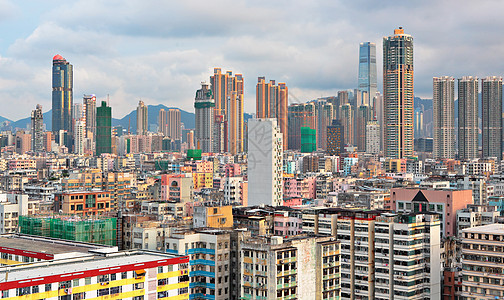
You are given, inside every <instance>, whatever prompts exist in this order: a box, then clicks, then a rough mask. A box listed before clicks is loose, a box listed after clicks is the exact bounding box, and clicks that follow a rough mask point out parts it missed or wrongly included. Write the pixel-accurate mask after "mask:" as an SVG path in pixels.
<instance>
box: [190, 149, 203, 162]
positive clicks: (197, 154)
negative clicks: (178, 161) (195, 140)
mask: <svg viewBox="0 0 504 300" xmlns="http://www.w3.org/2000/svg"><path fill="white" fill-rule="evenodd" d="M187 160H201V149H188V150H187Z"/></svg>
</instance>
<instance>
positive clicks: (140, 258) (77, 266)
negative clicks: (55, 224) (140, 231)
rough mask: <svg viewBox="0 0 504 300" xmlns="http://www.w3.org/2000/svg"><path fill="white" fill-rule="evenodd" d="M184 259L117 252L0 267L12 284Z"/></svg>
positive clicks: (3, 274)
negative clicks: (33, 279)
mask: <svg viewBox="0 0 504 300" xmlns="http://www.w3.org/2000/svg"><path fill="white" fill-rule="evenodd" d="M182 257H183V256H181V255H175V254H168V253H161V252H151V251H141V250H140V251H125V252H116V253H112V254H110V255H107V256H101V255H96V256H86V257H79V258H70V259H59V260H51V261H42V262H37V263H27V264H22V265H17V266H8V267H0V278H5V274H6V273H7V272H8V273H9V275H8V278H9V282H11V281H18V280H26V279H31V278H39V277H44V276H51V275H61V274H69V273H74V272H83V271H89V270H98V269H100V270H101V269H106V268H110V267H118V266H124V265H131V264H141V263H147V262H153V261H159V260H164V259H173V258H182ZM139 268H141V266H139Z"/></svg>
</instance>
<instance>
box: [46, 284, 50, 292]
mask: <svg viewBox="0 0 504 300" xmlns="http://www.w3.org/2000/svg"><path fill="white" fill-rule="evenodd" d="M45 291H46V292H49V291H51V284H50V283H46V285H45Z"/></svg>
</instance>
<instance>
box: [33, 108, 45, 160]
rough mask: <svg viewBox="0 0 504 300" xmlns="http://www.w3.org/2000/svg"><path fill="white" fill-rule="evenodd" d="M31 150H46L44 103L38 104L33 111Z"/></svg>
mask: <svg viewBox="0 0 504 300" xmlns="http://www.w3.org/2000/svg"><path fill="white" fill-rule="evenodd" d="M31 138H32V143H31V150H32V151H35V152H43V151H44V116H43V114H42V105H40V104H37V108H36V109H34V110H32V113H31Z"/></svg>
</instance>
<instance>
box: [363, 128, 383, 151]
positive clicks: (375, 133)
mask: <svg viewBox="0 0 504 300" xmlns="http://www.w3.org/2000/svg"><path fill="white" fill-rule="evenodd" d="M366 153H368V154H378V153H380V124H378V122H377V121H369V122H367V125H366Z"/></svg>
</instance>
